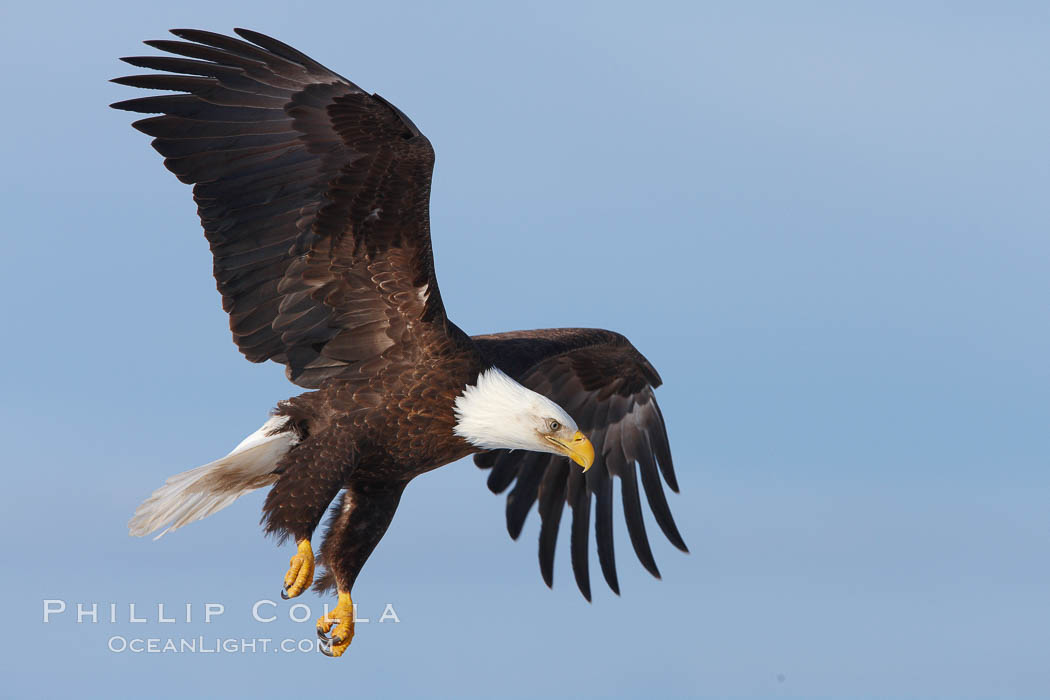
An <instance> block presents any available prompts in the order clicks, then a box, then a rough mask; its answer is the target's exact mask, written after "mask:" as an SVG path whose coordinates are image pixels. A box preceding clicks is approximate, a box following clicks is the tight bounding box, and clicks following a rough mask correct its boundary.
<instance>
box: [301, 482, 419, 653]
mask: <svg viewBox="0 0 1050 700" xmlns="http://www.w3.org/2000/svg"><path fill="white" fill-rule="evenodd" d="M407 483H408V482H405V481H352V482H351V483H350V485H349V486H348V487H347V490H346V492H345V493H344V494H343V502H342V505H341V506H339V507H338V510H335V509H333V518H332V521H331V523H330V524H329V526H328V532H327V533H326V534H325V540H324V544H323V545H322V547H321V559H322V561H323V562H324V565H325V568H326V569H327V571H326V572H325V575H324V576H322V577H321V579H320V580H319V581H318V582H317V586H316V587H317V589H318V590H326V589H328V588H331V586H332V585H333V584H334V585H335V587H336V588H337V589H338V593H339V598H338V602H337V604H336V607H335V609H334V610H332V611H331V612H330V613H328V614H327V615H322V616H321V618H320V619H319V620H318V621H317V636H318V637H319V638H320V639H321V646H320V649H321V652H322V653H324V654H325V655H326V656H342V654H343V652H345V651H346V649H347V647H349V646H350V640H351V639H353V636H354V603H353V600H352V599H351V598H350V590H351V589H352V588H353V586H354V582H355V581H356V580H357V575H358V574H359V573H360V572H361V567H363V566H364V565H365V562H366V561H367V560H368V557H369V555H371V554H372V550H374V549H375V547H376V545H377V544H379V540H381V539H382V538H383V535H384V534H385V533H386V529H387V527H389V525H390V521H391V520H393V518H394V512H395V511H396V510H397V504H398V503H399V502H400V500H401V493H402V492H403V491H404V490H405V485H406V484H407ZM329 634H330V635H331V636H329Z"/></svg>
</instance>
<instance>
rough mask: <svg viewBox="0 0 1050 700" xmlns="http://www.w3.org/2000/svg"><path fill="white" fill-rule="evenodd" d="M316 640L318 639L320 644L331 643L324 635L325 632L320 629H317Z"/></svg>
mask: <svg viewBox="0 0 1050 700" xmlns="http://www.w3.org/2000/svg"><path fill="white" fill-rule="evenodd" d="M317 638H318V639H320V640H321V641H322V642H330V641H332V640H330V639H329V638H328V635H327V634H326V633H325V631H324V630H323V629H321V628H320V627H318V628H317Z"/></svg>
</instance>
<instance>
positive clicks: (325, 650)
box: [317, 642, 334, 657]
mask: <svg viewBox="0 0 1050 700" xmlns="http://www.w3.org/2000/svg"><path fill="white" fill-rule="evenodd" d="M317 650H318V651H320V652H321V653H322V654H324V655H325V656H328V657H334V654H332V647H331V646H329V645H327V644H325V643H324V642H318V643H317Z"/></svg>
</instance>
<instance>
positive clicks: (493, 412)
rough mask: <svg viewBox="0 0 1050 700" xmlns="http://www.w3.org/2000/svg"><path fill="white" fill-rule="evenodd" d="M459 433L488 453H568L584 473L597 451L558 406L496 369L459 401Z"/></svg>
mask: <svg viewBox="0 0 1050 700" xmlns="http://www.w3.org/2000/svg"><path fill="white" fill-rule="evenodd" d="M455 410H456V429H455V430H456V435H459V436H460V437H461V438H463V439H464V440H466V441H467V442H469V443H470V444H472V445H475V446H477V447H481V448H484V449H486V450H500V449H505V450H532V451H535V452H551V453H553V454H557V455H564V456H566V457H568V458H570V459H571V460H573V461H574V462H576V463H577V464H579V465H580V466H582V467H583V469H584V471H587V469H589V468H590V466H591V464H592V463H593V462H594V447H593V446H592V445H591V443H590V441H589V440H588V439H587V438H586V437H584V435H583V433H581V432H580V429H579V428H578V427H577V426H576V421H574V420H573V419H572V416H570V415H569V414H568V413H566V412H565V409H563V408H562V407H561V406H559V405H558V404H556V403H554V402H553V401H551V400H550V399H548V398H547V397H546V396H543V395H541V394H537V393H536V392H535V391H532V390H531V389H527V388H525V387H524V386H522V385H521V384H519V383H518V382H516V381H514V380H513V379H511V378H510V377H508V376H507V375H506V374H504V373H503V372H501V371H500V370H498V369H496V368H495V367H493V368H491V369H487V370H485V371H484V372H482V373H481V374H480V375H479V376H478V382H477V384H474V385H472V386H468V387H467V388H466V389H464V390H463V393H462V394H460V395H459V396H458V397H457V398H456V408H455Z"/></svg>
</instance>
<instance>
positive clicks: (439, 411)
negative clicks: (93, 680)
mask: <svg viewBox="0 0 1050 700" xmlns="http://www.w3.org/2000/svg"><path fill="white" fill-rule="evenodd" d="M235 31H236V33H237V34H238V35H239V36H240V37H241V38H240V39H238V38H234V37H230V36H224V35H220V34H215V33H211V32H205V31H199V30H189V29H177V30H172V33H173V34H174V35H175V36H177V37H179V38H180V39H182V40H183V41H174V40H160V41H147V42H146V43H147V44H148V45H150V46H152V47H154V48H157V49H160V50H161V51H165V52H167V53H168V54H174V55H165V56H143V57H132V58H124V59H122V60H124V61H125V62H127V63H129V64H131V65H133V66H138V67H141V68H147V69H154V70H158V71H163V72H160V73H151V74H147V75H133V76H128V77H122V78H116V79H115V82H117V83H120V84H121V85H128V86H132V87H136V88H147V89H156V90H165V91H169V92H172V93H176V94H164V95H157V96H150V97H141V98H138V99H131V100H126V101H123V102H118V103H116V104H114V105H112V106H113V107H115V108H117V109H122V110H128V111H131V112H139V113H146V114H156V115H159V116H153V117H149V118H146V119H142V120H141V121H137V122H135V123H134V124H133V126H134V127H135V128H136V129H138V130H139V131H141V132H144V133H146V134H148V135H149V136H152V137H154V140H153V142H152V145H153V147H154V148H155V149H156V150H157V151H158V152H159V153H160V154H161V155H162V156H164V165H165V166H166V167H167V168H168V169H169V170H171V171H172V172H173V173H175V175H176V176H177V177H178V178H179V179H180V180H181V181H182V182H185V183H188V184H191V185H193V198H194V200H195V201H196V203H197V211H198V213H199V215H200V220H201V224H202V226H203V228H204V233H205V236H206V238H207V240H208V243H209V244H210V246H211V251H212V253H213V255H214V273H215V279H216V282H217V286H218V290H219V293H220V294H221V295H222V304H223V308H224V309H225V310H226V311H227V312H228V313H229V315H230V329H231V330H232V332H233V339H234V342H235V343H236V344H237V347H238V348H239V349H240V351H241V352H242V353H243V354H244V356H245V357H247V358H248V359H249V360H251V361H252V362H263V361H265V360H273V361H275V362H279V363H281V364H283V365H285V366H286V368H287V375H288V378H289V379H290V380H291V381H292V382H293V383H294V384H296V385H298V386H300V387H303V388H305V389H310V390H311V391H308V392H306V393H304V394H300V395H298V396H295V397H293V398H290V399H288V400H286V401H282V402H280V403H279V404H278V405H277V407H276V409H275V410H274V411H273V413H272V416H271V417H270V419H269V420H267V421H266V423H265V424H264V425H263V426H262V427H261V428H260V429H259V430H258V431H257V432H255V433H254V434H252V435H250V436H248V437H247V438H246V439H245V440H244V441H243V442H241V443H240V444H239V445H238V446H237V447H236V448H235V449H234V450H233V451H232V452H230V454H228V455H226V456H225V457H223V458H222V459H219V460H217V461H215V462H212V463H210V464H206V465H204V466H202V467H198V468H196V469H192V470H190V471H187V472H183V473H181V474H178V475H176V476H173V477H171V478H170V479H168V481H167V483H165V484H164V485H163V486H161V487H160V488H159V489H157V490H156V491H155V492H154V493H153V495H152V496H151V497H150V498H149V499H148V500H146V501H145V502H144V503H142V505H141V506H139V508H138V510H137V511H136V512H135V515H134V517H133V518H132V519H131V522H130V523H129V529H130V532H131V534H132V535H140V536H141V535H146V534H149V533H152V532H155V531H157V530H161V534H164V532H168V531H171V530H175V529H178V528H180V527H182V526H183V525H186V524H187V523H190V522H193V521H195V520H199V519H201V518H204V517H206V516H208V515H211V514H212V513H214V512H216V511H217V510H219V509H221V508H225V507H226V506H228V505H229V504H230V503H232V502H233V501H234V500H235V499H236V498H237V497H238V496H240V495H242V494H244V493H247V492H249V491H252V490H254V489H258V488H262V487H270V491H269V493H268V495H267V497H266V501H265V505H264V507H263V522H264V526H265V530H266V531H267V532H268V533H271V534H275V535H277V536H278V537H279V538H282V539H283V538H287V537H291V538H294V540H295V542H296V547H297V550H296V554H295V556H293V557H292V559H291V562H290V566H289V569H288V571H287V573H286V575H285V577H284V586H283V590H282V596H283V597H284V598H285V599H288V598H292V597H295V596H298V595H300V594H301V593H302V592H303V591H304V590H306V589H307V588H309V587H310V584H311V583H312V582H313V578H314V566H315V561H314V554H313V549H312V546H311V538H312V536H313V533H314V530H315V529H316V528H317V525H318V523H319V522H320V520H321V518H322V517H323V515H324V513H325V510H326V509H327V508H328V507H329V505H330V504H332V502H333V501H336V502H335V503H334V504H333V507H332V511H331V517H330V521H329V525H328V528H327V532H326V533H325V537H324V542H323V544H322V545H321V550H320V555H319V556H318V563H320V564H321V565H323V567H324V570H325V571H324V573H323V575H321V576H319V578H318V580H317V582H316V584H315V588H316V589H317V590H319V591H325V590H330V589H332V588H334V589H336V591H337V594H338V599H337V604H336V606H335V608H334V610H333V611H332V612H331V613H330V614H326V615H324V616H322V617H321V619H319V620H318V622H317V631H318V636H319V637H320V639H321V643H320V645H319V647H320V650H321V651H322V652H324V653H325V654H327V655H329V656H340V655H341V654H343V652H344V651H345V650H346V649H347V646H348V645H349V644H350V640H351V638H352V636H353V631H354V619H353V602H352V599H351V596H350V593H351V589H352V587H353V585H354V582H355V580H356V579H357V576H358V573H359V572H360V571H361V568H362V566H363V565H364V563H365V561H366V560H367V559H368V557H369V555H370V554H371V553H372V551H373V549H374V548H375V546H376V545H377V544H378V543H379V540H380V539H381V538H382V537H383V534H384V533H385V532H386V529H387V527H388V526H389V524H390V522H391V519H392V518H393V517H394V512H395V510H396V509H397V506H398V502H399V500H400V498H401V494H402V491H403V490H404V488H405V486H406V485H407V484H408V482H409V481H411V480H412V479H413V478H414V477H416V476H419V475H420V474H423V473H424V472H428V471H430V470H432V469H436V468H438V467H440V466H443V465H445V464H448V463H450V462H454V461H456V460H458V459H461V458H463V457H466V456H468V455H474V461H475V462H476V463H477V465H478V466H479V467H481V468H483V469H488V470H490V471H489V478H488V486H489V488H490V489H491V490H492V491H493V492H495V493H502V492H503V491H505V490H506V489H508V488H510V487H511V484H513V488H511V490H510V494H509V495H508V497H507V514H506V517H507V529H508V530H509V532H510V535H511V537H513V538H515V539H516V538H517V537H518V535H519V534H520V532H521V529H522V526H523V524H524V521H525V517H526V515H527V513H528V512H529V510H530V509H531V507H532V504H533V503H536V502H538V511H539V514H540V518H541V527H540V546H539V559H540V569H541V572H542V575H543V579H544V581H545V582H546V583H547V585H548V586H550V585H551V583H552V580H553V566H554V547H555V542H556V540H557V534H558V525H559V523H560V521H561V517H562V510H563V507H564V506H565V505H566V504H568V506H569V508H570V509H571V511H572V524H571V531H572V533H571V534H572V537H571V543H570V545H571V546H570V548H571V561H572V568H573V572H574V574H575V577H576V582H577V584H578V586H579V588H580V591H581V592H582V593H583V595H584V597H586V598H587V599H588V600H590V596H591V590H590V580H589V574H588V549H589V548H588V542H587V540H588V531H589V528H590V522H591V508H592V504H593V507H594V509H595V518H594V533H595V540H596V543H597V550H598V562H599V564H600V565H601V570H602V574H603V575H604V577H605V580H606V581H607V582H608V584H609V586H610V587H611V588H612V589H613V591H615V592H617V593H619V584H618V582H617V576H616V568H615V564H614V558H613V477H619V478H620V484H621V486H620V491H621V494H622V502H623V511H624V516H625V519H626V522H627V531H628V533H629V535H630V540H631V544H632V545H633V547H634V550H635V552H636V553H637V555H638V558H639V560H640V561H641V563H642V564H643V566H644V567H645V568H646V569H648V570H649V571H650V572H651V573H652V574H653V575H654V576H659V572H658V570H657V568H656V563H655V562H654V560H653V555H652V552H651V551H650V548H649V543H648V540H647V538H646V533H645V526H644V522H643V518H642V506H641V499H640V498H639V494H640V490H639V488H638V480H639V476H640V477H641V483H642V486H643V487H644V491H645V495H646V498H647V500H648V502H649V507H650V509H651V510H652V513H653V516H654V518H655V520H656V523H657V524H658V525H659V526H660V528H661V530H663V532H664V534H665V535H666V536H667V538H668V539H669V540H670V541H671V543H672V544H674V545H675V546H676V547H678V548H679V549H681V550H682V551H687V550H686V546H685V543H684V542H683V541H682V537H681V535H680V534H679V532H678V529H677V528H676V526H675V524H674V520H673V519H672V517H671V512H670V510H669V508H668V505H667V500H666V498H665V495H664V492H663V486H662V483H661V476H662V477H663V481H665V482H666V483H667V485H668V486H669V487H670V488H671V489H672V490H674V491H676V492H677V490H678V486H677V482H676V479H675V475H674V468H673V465H672V463H671V452H670V448H669V445H668V439H667V433H666V429H665V427H664V420H663V417H662V416H661V414H660V408H659V406H657V404H656V399H655V398H654V396H653V390H654V389H655V388H656V387H658V386H659V385H660V376H659V375H658V374H657V372H656V370H655V369H654V368H653V366H652V365H651V364H650V363H649V362H648V361H647V360H646V359H645V357H643V356H642V355H641V353H639V352H638V351H637V350H636V349H635V348H634V347H633V346H632V345H631V343H630V342H628V341H627V339H626V338H624V337H623V336H622V335H619V334H617V333H613V332H610V331H606V330H597V329H582V328H566V329H554V330H535V331H515V332H511V333H497V334H493V335H482V336H474V337H471V336H468V335H467V334H466V333H464V332H463V331H462V330H460V329H459V328H458V327H456V325H455V324H453V323H452V321H450V320H449V318H448V316H447V315H446V313H445V307H444V305H443V304H442V302H441V293H440V291H439V290H438V283H437V278H436V277H435V273H434V260H433V255H432V252H431V243H430V216H429V199H430V182H431V172H432V170H433V166H434V150H433V148H432V147H431V145H430V141H428V140H427V137H426V136H424V135H423V134H422V133H421V132H420V130H419V129H418V128H417V127H416V125H415V124H413V123H412V121H411V120H410V119H409V118H408V117H407V116H405V115H404V114H403V113H402V112H401V111H400V110H399V109H398V108H397V107H395V106H394V105H392V104H390V103H389V102H387V101H386V100H385V99H383V98H382V97H380V96H379V95H377V94H369V93H367V92H365V91H364V90H362V89H361V88H360V87H358V86H357V85H355V84H354V83H353V82H351V81H349V80H347V79H346V78H343V77H342V76H340V75H338V74H336V73H333V72H332V71H330V70H328V69H327V68H325V67H324V66H322V65H321V64H319V63H317V62H316V61H314V60H312V59H311V58H309V57H308V56H306V55H304V54H302V53H300V52H299V51H297V50H295V49H293V48H292V47H290V46H288V45H286V44H283V43H281V42H279V41H277V40H275V39H272V38H270V37H268V36H265V35H263V34H259V33H257V32H253V31H248V30H244V29H237V30H235ZM574 464H575V465H577V466H574ZM340 492H342V495H341V497H339V494H340ZM337 497H339V498H338V500H336V499H337ZM158 536H159V535H158Z"/></svg>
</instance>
